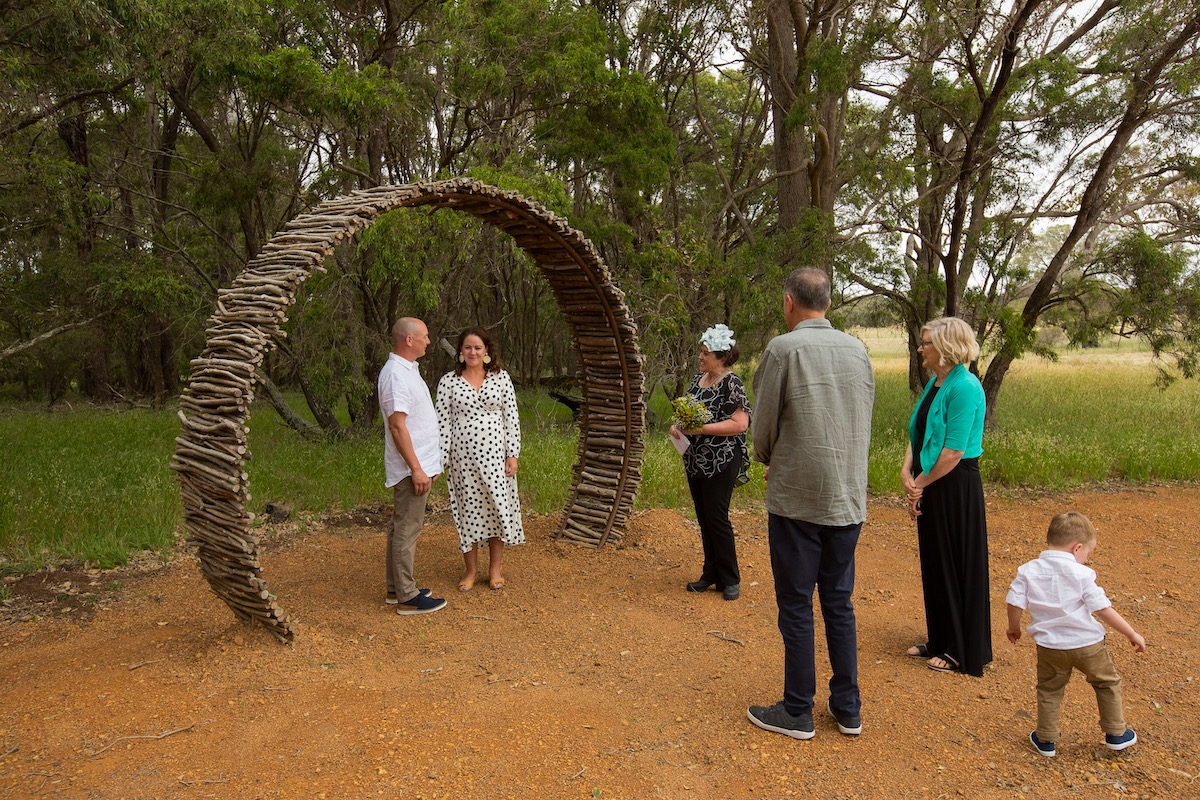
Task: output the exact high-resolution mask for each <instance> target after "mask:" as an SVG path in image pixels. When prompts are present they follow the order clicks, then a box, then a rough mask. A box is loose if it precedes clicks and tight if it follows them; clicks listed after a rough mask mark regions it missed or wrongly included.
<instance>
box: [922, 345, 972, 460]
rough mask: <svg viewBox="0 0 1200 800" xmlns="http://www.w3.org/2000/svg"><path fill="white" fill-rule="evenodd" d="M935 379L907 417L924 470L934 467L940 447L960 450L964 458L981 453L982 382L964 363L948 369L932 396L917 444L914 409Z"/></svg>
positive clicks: (923, 399)
mask: <svg viewBox="0 0 1200 800" xmlns="http://www.w3.org/2000/svg"><path fill="white" fill-rule="evenodd" d="M936 382H937V378H936V377H935V378H934V379H933V380H931V381H929V383H928V384H926V385H925V391H924V392H922V393H921V399H920V400H919V401H917V405H916V407H915V408H914V409H913V413H912V416H911V417H909V419H908V440H909V442H911V443H912V446H913V452H914V453H915V452H918V451H919V452H920V462H921V470H922V471H924V472H929V470H931V469H933V465H934V464H935V463H937V459H938V456H939V455H941V452H942V450H943V449H950V450H962V451H963V458H978V457H979V456H980V454H981V453H983V414H984V409H985V406H984V399H983V386H982V385H981V384H980V383H979V378H976V377H975V376H974V375H973V374H971V371H970V370H969V369H967V368H966V366H965V365H963V364H958V365H956V366H955V367H954V368H953V369H951V370H950V374H949V375H947V376H946V380H944V381H942V386H941V388H940V389H938V393H937V396H935V397H934V398H933V405H931V406H930V407H929V416H928V417H927V418H926V420H925V441H923V442H921V444H920V447H919V448H918V447H917V443H916V442H915V441H913V439H914V438H915V437H916V435H917V409H919V408H920V407H921V403H923V402H925V395H927V394H929V392H930V391H931V390H932V388H933V384H934V383H936Z"/></svg>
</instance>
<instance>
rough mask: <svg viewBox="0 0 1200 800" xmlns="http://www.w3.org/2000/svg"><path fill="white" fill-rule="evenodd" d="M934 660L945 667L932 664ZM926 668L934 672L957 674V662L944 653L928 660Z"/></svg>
mask: <svg viewBox="0 0 1200 800" xmlns="http://www.w3.org/2000/svg"><path fill="white" fill-rule="evenodd" d="M934 659H937V660H939V661H941V662H942V663H943V664H946V666H944V667H939V666H938V665H937V664H934V663H933V661H934ZM928 667H929V668H930V669H931V670H933V671H934V672H958V661H957V660H956V659H954V658H951V657H950V656H948V655H946V654H945V653H942V654H941V655H940V656H934V657H933V658H931V659H929V662H928Z"/></svg>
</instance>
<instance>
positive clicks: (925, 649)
mask: <svg viewBox="0 0 1200 800" xmlns="http://www.w3.org/2000/svg"><path fill="white" fill-rule="evenodd" d="M913 647H915V648H916V649H917V652H915V653H910V652H908V650H905V651H904V655H906V656H908V657H909V658H924V659H928V658H929V657H930V656H932V655H933V652H932V651H930V649H929V645H928V644H914V645H913Z"/></svg>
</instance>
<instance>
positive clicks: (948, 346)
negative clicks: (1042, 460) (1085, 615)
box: [900, 317, 992, 677]
mask: <svg viewBox="0 0 1200 800" xmlns="http://www.w3.org/2000/svg"><path fill="white" fill-rule="evenodd" d="M918 352H919V353H920V354H921V358H922V364H923V365H924V366H925V368H926V369H928V370H929V371H930V372H932V373H933V378H932V379H931V380H930V381H929V383H928V385H926V387H925V391H924V393H922V395H921V399H920V401H919V402H918V403H917V406H916V409H915V410H914V411H913V414H912V417H911V418H910V419H909V421H908V432H909V444H908V449H907V451H906V452H905V454H904V466H903V468H902V469H901V471H900V480H901V482H902V483H903V486H904V494H905V498H906V499H907V501H908V509H909V513H910V514H911V515H912V516H913V517H914V518H915V519H916V521H917V543H918V550H919V552H920V559H921V587H922V590H923V593H924V595H925V624H926V626H927V628H928V638H927V640H926V641H925V642H924V643H923V644H917V645H914V646H913V647H910V648H909V649H908V655H909V656H911V657H913V658H922V659H926V662H927V663H928V665H929V668H930V669H933V670H937V671H939V672H964V673H966V674H968V675H974V676H976V677H978V676H981V675H983V668H984V666H985V665H987V664H988V663H989V662H990V661H991V660H992V635H991V603H990V600H989V595H988V549H987V516H986V513H985V508H984V500H983V482H982V480H981V479H980V476H979V456H980V455H981V454H982V453H983V416H984V410H985V409H984V396H983V386H981V385H980V383H979V379H978V378H977V377H975V375H973V374H972V373H971V371H970V370H969V369H967V366H966V365H967V364H969V363H971V362H972V361H974V360H975V359H977V358H978V357H979V343H978V342H977V341H976V340H975V333H974V331H972V330H971V326H969V325H968V324H967V323H966V322H964V321H963V320H961V319H959V318H957V317H942V318H940V319H934V320H930V321H929V322H928V323H926V324H925V326H924V327H923V328H921V345H920V347H919V348H918Z"/></svg>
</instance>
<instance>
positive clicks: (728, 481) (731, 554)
mask: <svg viewBox="0 0 1200 800" xmlns="http://www.w3.org/2000/svg"><path fill="white" fill-rule="evenodd" d="M741 467H742V463H741V459H740V458H735V459H734V460H733V461H732V462H731V463H729V464H727V465H726V466H725V469H723V470H721V471H720V472H718V473H717V474H716V475H714V476H712V477H711V478H706V477H704V476H703V475H688V488H689V489H691V491H692V503H693V504H694V505H695V506H696V521H697V522H699V523H700V543H701V544H702V545H703V546H704V569H703V570H702V571H701V573H700V580H702V581H707V582H709V583H715V584H716V585H717V588H720V589H723V588H725V587H726V586H733V585H735V584H739V583H741V582H742V577H741V573H739V572H738V563H737V547H736V545H735V544H734V541H733V524H732V523H730V521H729V501H730V499H731V498H732V497H733V486H734V483H735V482H736V481H737V476H738V472H739V471H740V470H741Z"/></svg>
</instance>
